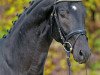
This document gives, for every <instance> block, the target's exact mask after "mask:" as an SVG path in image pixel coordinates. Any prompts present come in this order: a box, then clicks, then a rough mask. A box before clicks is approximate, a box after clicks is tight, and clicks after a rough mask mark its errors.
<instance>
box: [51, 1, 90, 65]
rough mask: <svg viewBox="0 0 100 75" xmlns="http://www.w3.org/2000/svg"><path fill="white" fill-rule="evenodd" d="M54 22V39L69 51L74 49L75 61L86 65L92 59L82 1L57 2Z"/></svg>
mask: <svg viewBox="0 0 100 75" xmlns="http://www.w3.org/2000/svg"><path fill="white" fill-rule="evenodd" d="M51 16H52V17H51V21H52V37H53V38H54V39H55V40H56V41H58V42H60V43H62V44H63V45H64V46H65V49H66V50H67V51H69V48H72V51H71V52H72V54H73V56H74V59H75V60H76V61H77V62H79V63H86V62H87V60H88V58H89V57H90V54H91V52H90V48H89V46H88V41H87V36H86V30H85V7H84V5H83V4H82V1H81V0H79V1H78V0H76V1H70V0H64V1H63V0H60V1H58V2H55V5H54V10H53V13H52V14H51Z"/></svg>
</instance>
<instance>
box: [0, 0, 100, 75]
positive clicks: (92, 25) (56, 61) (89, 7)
mask: <svg viewBox="0 0 100 75" xmlns="http://www.w3.org/2000/svg"><path fill="white" fill-rule="evenodd" d="M29 2H30V0H0V38H2V37H3V35H7V34H8V33H7V31H8V30H10V28H11V27H12V25H13V24H12V21H15V20H17V19H18V18H17V17H16V14H17V13H22V12H23V7H28V6H29ZM83 4H84V5H85V6H86V13H87V16H86V28H87V36H88V38H89V46H90V48H91V51H92V55H91V58H90V60H89V62H88V63H87V70H88V75H100V0H83ZM71 64H72V67H71V69H72V73H73V75H86V68H85V64H81V65H80V64H78V63H77V62H75V61H74V59H73V57H72V55H71ZM67 70H68V68H67V64H66V54H65V52H64V49H63V47H62V45H61V44H59V43H57V42H56V41H55V40H54V41H53V42H52V45H51V47H50V49H49V53H48V58H47V60H46V63H45V70H44V74H45V75H67Z"/></svg>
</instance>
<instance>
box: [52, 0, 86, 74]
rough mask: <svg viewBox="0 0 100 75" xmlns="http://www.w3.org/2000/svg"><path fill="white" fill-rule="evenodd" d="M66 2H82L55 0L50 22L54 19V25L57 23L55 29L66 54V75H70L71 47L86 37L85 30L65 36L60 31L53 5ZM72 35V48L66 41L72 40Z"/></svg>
mask: <svg viewBox="0 0 100 75" xmlns="http://www.w3.org/2000/svg"><path fill="white" fill-rule="evenodd" d="M68 1H72V2H73V1H76V2H77V1H82V0H56V2H55V3H54V10H53V12H52V14H51V20H52V19H55V21H56V23H57V27H58V31H59V34H60V38H61V40H62V44H63V46H64V50H65V52H66V54H67V65H68V75H71V63H70V54H71V52H72V50H73V47H74V45H75V43H76V41H77V39H78V38H79V37H80V36H81V35H86V31H85V29H83V30H76V31H74V32H70V33H69V34H67V35H65V34H64V33H63V31H62V29H61V25H60V22H59V20H58V18H57V12H56V7H55V5H56V4H57V3H59V2H68ZM74 35H77V38H76V39H75V43H74V45H73V46H72V44H71V43H70V42H68V40H69V39H70V38H72V37H73V36H74Z"/></svg>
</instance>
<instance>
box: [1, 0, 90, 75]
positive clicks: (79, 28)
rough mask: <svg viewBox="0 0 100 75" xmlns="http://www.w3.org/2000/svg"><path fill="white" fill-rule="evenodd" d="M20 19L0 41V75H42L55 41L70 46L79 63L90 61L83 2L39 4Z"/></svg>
mask: <svg viewBox="0 0 100 75" xmlns="http://www.w3.org/2000/svg"><path fill="white" fill-rule="evenodd" d="M18 17H19V19H18V21H17V22H15V23H14V24H15V25H14V27H13V28H12V30H11V31H10V33H9V35H7V36H6V37H4V38H3V39H1V40H0V75H43V69H44V63H45V60H46V57H47V54H48V49H49V46H50V44H51V42H52V40H53V38H54V39H55V40H57V41H58V42H60V43H62V44H65V45H66V44H67V43H68V42H69V43H70V44H71V45H72V47H73V51H72V53H73V56H74V58H75V60H76V61H77V62H79V63H85V62H86V61H87V60H88V58H89V56H90V49H89V47H88V42H87V39H86V35H85V34H86V33H85V27H84V20H85V8H84V6H83V5H82V2H81V1H73V2H72V1H67V0H66V1H65V0H64V1H60V2H59V1H56V0H37V1H35V2H34V3H33V2H32V3H31V5H30V7H29V8H28V9H25V11H24V13H23V14H22V15H21V16H20V15H19V16H18ZM67 48H69V45H68V47H66V49H67Z"/></svg>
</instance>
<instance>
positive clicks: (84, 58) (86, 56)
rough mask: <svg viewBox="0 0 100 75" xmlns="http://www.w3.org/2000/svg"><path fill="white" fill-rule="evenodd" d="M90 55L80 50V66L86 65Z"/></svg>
mask: <svg viewBox="0 0 100 75" xmlns="http://www.w3.org/2000/svg"><path fill="white" fill-rule="evenodd" d="M90 55H91V53H88V52H84V51H83V50H80V51H79V59H80V62H79V63H80V64H81V63H86V62H87V60H88V59H89V57H90Z"/></svg>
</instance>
